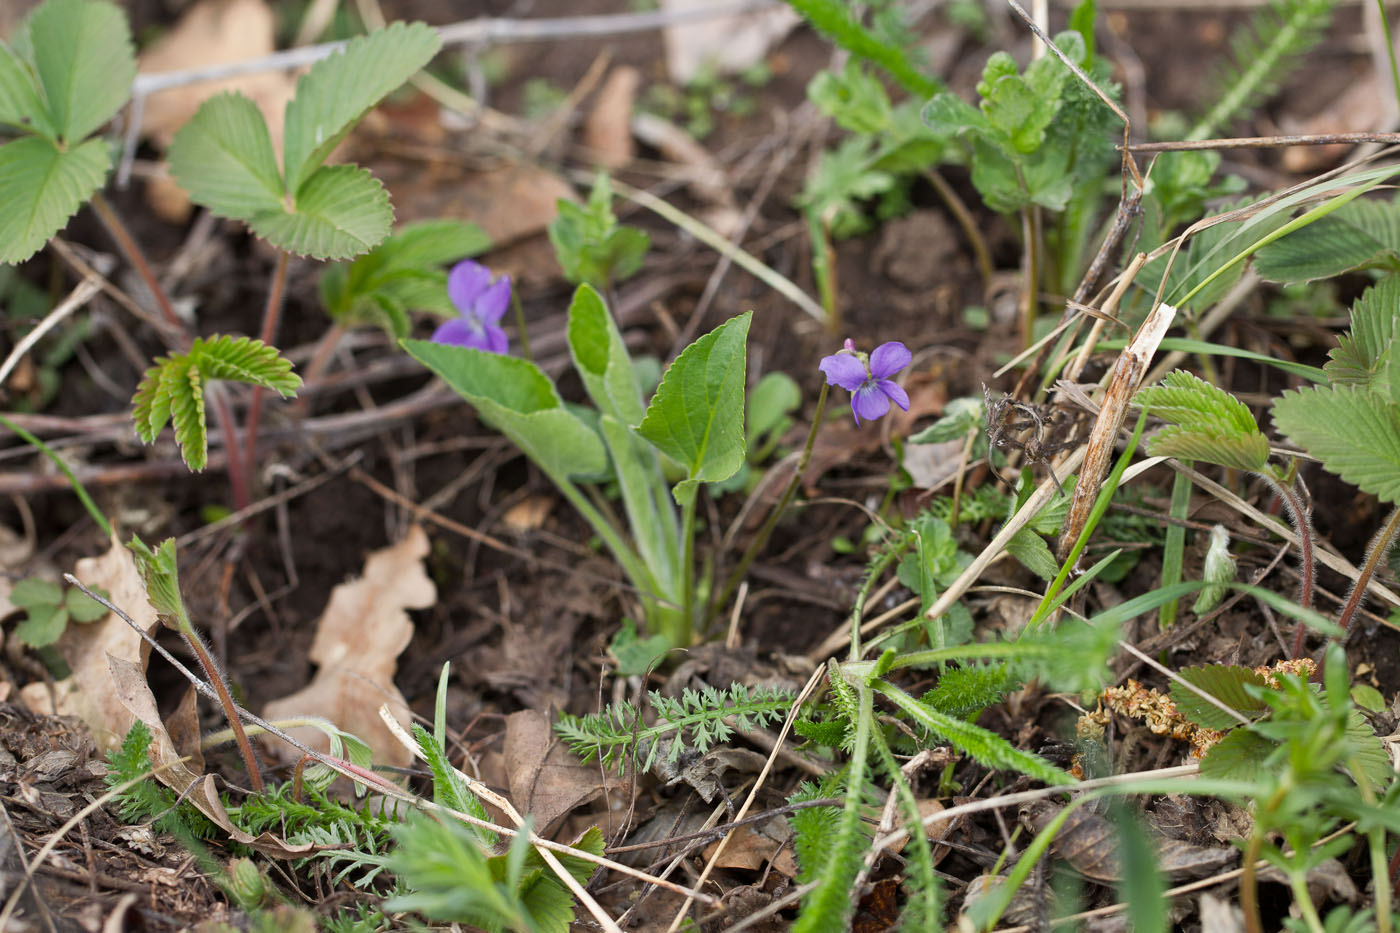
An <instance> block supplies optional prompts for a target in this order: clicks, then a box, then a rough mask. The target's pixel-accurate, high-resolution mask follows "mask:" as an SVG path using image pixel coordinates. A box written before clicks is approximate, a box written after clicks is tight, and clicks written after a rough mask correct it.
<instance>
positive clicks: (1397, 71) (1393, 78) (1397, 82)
mask: <svg viewBox="0 0 1400 933" xmlns="http://www.w3.org/2000/svg"><path fill="white" fill-rule="evenodd" d="M1376 9H1377V10H1378V11H1379V12H1380V15H1381V31H1382V32H1383V33H1385V51H1386V57H1387V58H1389V59H1390V86H1391V89H1392V90H1394V91H1395V105H1396V107H1400V66H1397V65H1396V63H1395V44H1394V43H1393V42H1391V40H1390V20H1388V19H1386V17H1385V0H1376ZM1385 922H1386V924H1387V925H1389V923H1390V918H1389V917H1387V918H1386V920H1385Z"/></svg>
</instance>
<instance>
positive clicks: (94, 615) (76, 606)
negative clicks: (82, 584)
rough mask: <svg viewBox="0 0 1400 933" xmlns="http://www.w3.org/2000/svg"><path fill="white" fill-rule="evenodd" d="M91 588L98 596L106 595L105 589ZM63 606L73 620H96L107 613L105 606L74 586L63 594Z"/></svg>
mask: <svg viewBox="0 0 1400 933" xmlns="http://www.w3.org/2000/svg"><path fill="white" fill-rule="evenodd" d="M91 589H92V591H93V592H94V593H97V594H98V595H99V596H102V597H104V598H106V597H107V593H106V591H105V590H102V589H100V588H98V587H92V588H91ZM11 601H13V597H11ZM63 606H64V608H65V609H67V610H68V615H70V616H72V618H73V621H74V622H96V621H97V620H98V619H100V618H102V617H103V616H105V615H106V614H107V607H106V606H104V605H102V604H101V603H99V602H98V601H97V600H95V599H93V598H92V597H91V596H89V595H88V594H86V593H84V592H83V591H82V590H80V589H77V588H76V587H75V588H74V589H71V590H68V591H67V592H66V593H64V594H63Z"/></svg>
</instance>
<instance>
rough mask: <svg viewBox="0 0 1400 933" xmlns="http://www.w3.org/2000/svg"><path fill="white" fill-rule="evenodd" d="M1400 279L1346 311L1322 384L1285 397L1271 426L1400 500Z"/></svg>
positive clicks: (1368, 487) (1367, 486)
mask: <svg viewBox="0 0 1400 933" xmlns="http://www.w3.org/2000/svg"><path fill="white" fill-rule="evenodd" d="M1397 317H1400V282H1397V279H1396V277H1394V276H1392V277H1390V278H1387V279H1383V280H1381V282H1379V283H1377V284H1376V285H1374V286H1372V287H1371V288H1370V289H1368V290H1367V291H1366V293H1365V294H1363V295H1362V296H1361V298H1359V299H1358V300H1357V302H1356V304H1355V305H1354V306H1353V308H1352V327H1351V331H1350V333H1349V334H1347V335H1344V336H1343V337H1342V338H1341V339H1340V340H1339V341H1338V343H1339V345H1338V347H1337V348H1336V349H1335V350H1333V351H1332V352H1331V359H1330V360H1329V361H1328V362H1327V364H1326V365H1325V366H1324V367H1323V369H1324V371H1325V372H1326V373H1327V375H1328V376H1329V377H1330V378H1331V380H1332V384H1331V385H1327V386H1311V387H1307V388H1303V389H1298V390H1294V391H1289V392H1285V393H1283V395H1282V396H1280V397H1279V398H1277V399H1275V400H1274V411H1273V414H1274V425H1275V427H1277V428H1278V430H1279V431H1280V432H1281V433H1282V434H1284V435H1285V436H1286V437H1287V438H1288V439H1289V440H1291V441H1292V442H1293V443H1295V444H1297V445H1298V446H1299V447H1302V448H1303V449H1304V450H1305V451H1307V452H1308V453H1309V454H1310V455H1312V456H1314V457H1316V458H1318V459H1319V460H1321V461H1322V465H1323V466H1324V467H1326V468H1327V469H1328V470H1329V471H1331V472H1333V473H1336V474H1337V475H1338V476H1340V477H1342V479H1344V480H1346V481H1347V482H1349V483H1353V484H1355V485H1356V486H1359V487H1360V488H1361V489H1362V490H1363V491H1365V492H1369V493H1371V494H1372V495H1375V496H1377V497H1379V498H1380V499H1381V500H1383V501H1385V502H1400V354H1397V352H1396V340H1395V337H1396V332H1397V327H1396V323H1395V322H1396V318H1397Z"/></svg>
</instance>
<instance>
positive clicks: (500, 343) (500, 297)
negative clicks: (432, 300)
mask: <svg viewBox="0 0 1400 933" xmlns="http://www.w3.org/2000/svg"><path fill="white" fill-rule="evenodd" d="M447 297H448V298H451V299H452V303H453V304H454V305H456V306H457V310H458V311H460V312H461V313H462V316H461V317H458V318H453V319H452V320H450V321H446V322H444V323H443V324H441V325H440V326H439V327H438V329H437V330H435V331H433V340H434V341H435V342H437V343H450V344H452V345H453V346H457V347H472V348H474V349H477V350H486V351H488V352H490V353H505V352H507V351H508V350H509V349H510V342H509V341H508V340H507V339H506V332H505V331H503V330H501V326H500V324H498V323H497V322H498V321H500V319H501V318H502V317H503V316H504V315H505V313H506V308H507V307H509V306H510V276H508V275H503V276H501V277H500V278H499V279H496V280H495V281H494V282H493V281H491V270H490V269H488V268H486V267H485V266H483V265H481V264H480V263H477V262H472V261H471V260H470V259H466V260H463V261H462V262H459V263H457V265H455V266H453V267H452V271H451V272H449V273H447Z"/></svg>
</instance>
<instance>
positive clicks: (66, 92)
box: [18, 0, 136, 144]
mask: <svg viewBox="0 0 1400 933" xmlns="http://www.w3.org/2000/svg"><path fill="white" fill-rule="evenodd" d="M18 44H19V45H20V46H21V48H22V49H23V50H24V51H21V54H22V55H23V54H25V52H28V57H29V58H30V60H31V61H32V62H33V64H34V71H35V74H36V75H37V76H38V78H39V84H40V86H41V87H42V88H43V90H44V100H45V101H46V102H47V104H48V113H49V117H50V120H51V122H52V126H53V128H54V130H55V131H56V133H57V134H58V136H59V137H61V138H62V139H63V141H64V142H65V143H69V144H72V143H75V142H77V141H78V140H81V139H84V138H86V137H87V135H88V134H89V133H91V132H92V131H93V130H96V129H97V128H98V127H99V126H101V125H102V124H104V123H106V122H107V121H108V120H110V119H111V118H112V115H113V114H114V113H116V112H117V110H118V109H119V108H120V107H121V105H122V104H124V103H125V102H126V99H127V96H128V95H129V94H130V92H131V82H132V79H133V78H135V77H136V58H135V55H134V54H133V52H132V45H131V30H130V28H129V27H128V26H127V22H126V14H124V13H123V12H122V11H121V9H120V8H119V7H117V6H115V5H114V4H111V3H104V2H96V0H48V2H46V3H44V4H43V5H42V6H40V7H39V8H38V9H37V10H35V11H34V13H33V15H32V16H30V18H29V21H28V23H26V24H25V29H24V32H23V34H22V36H21V37H20V39H19V42H18Z"/></svg>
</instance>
